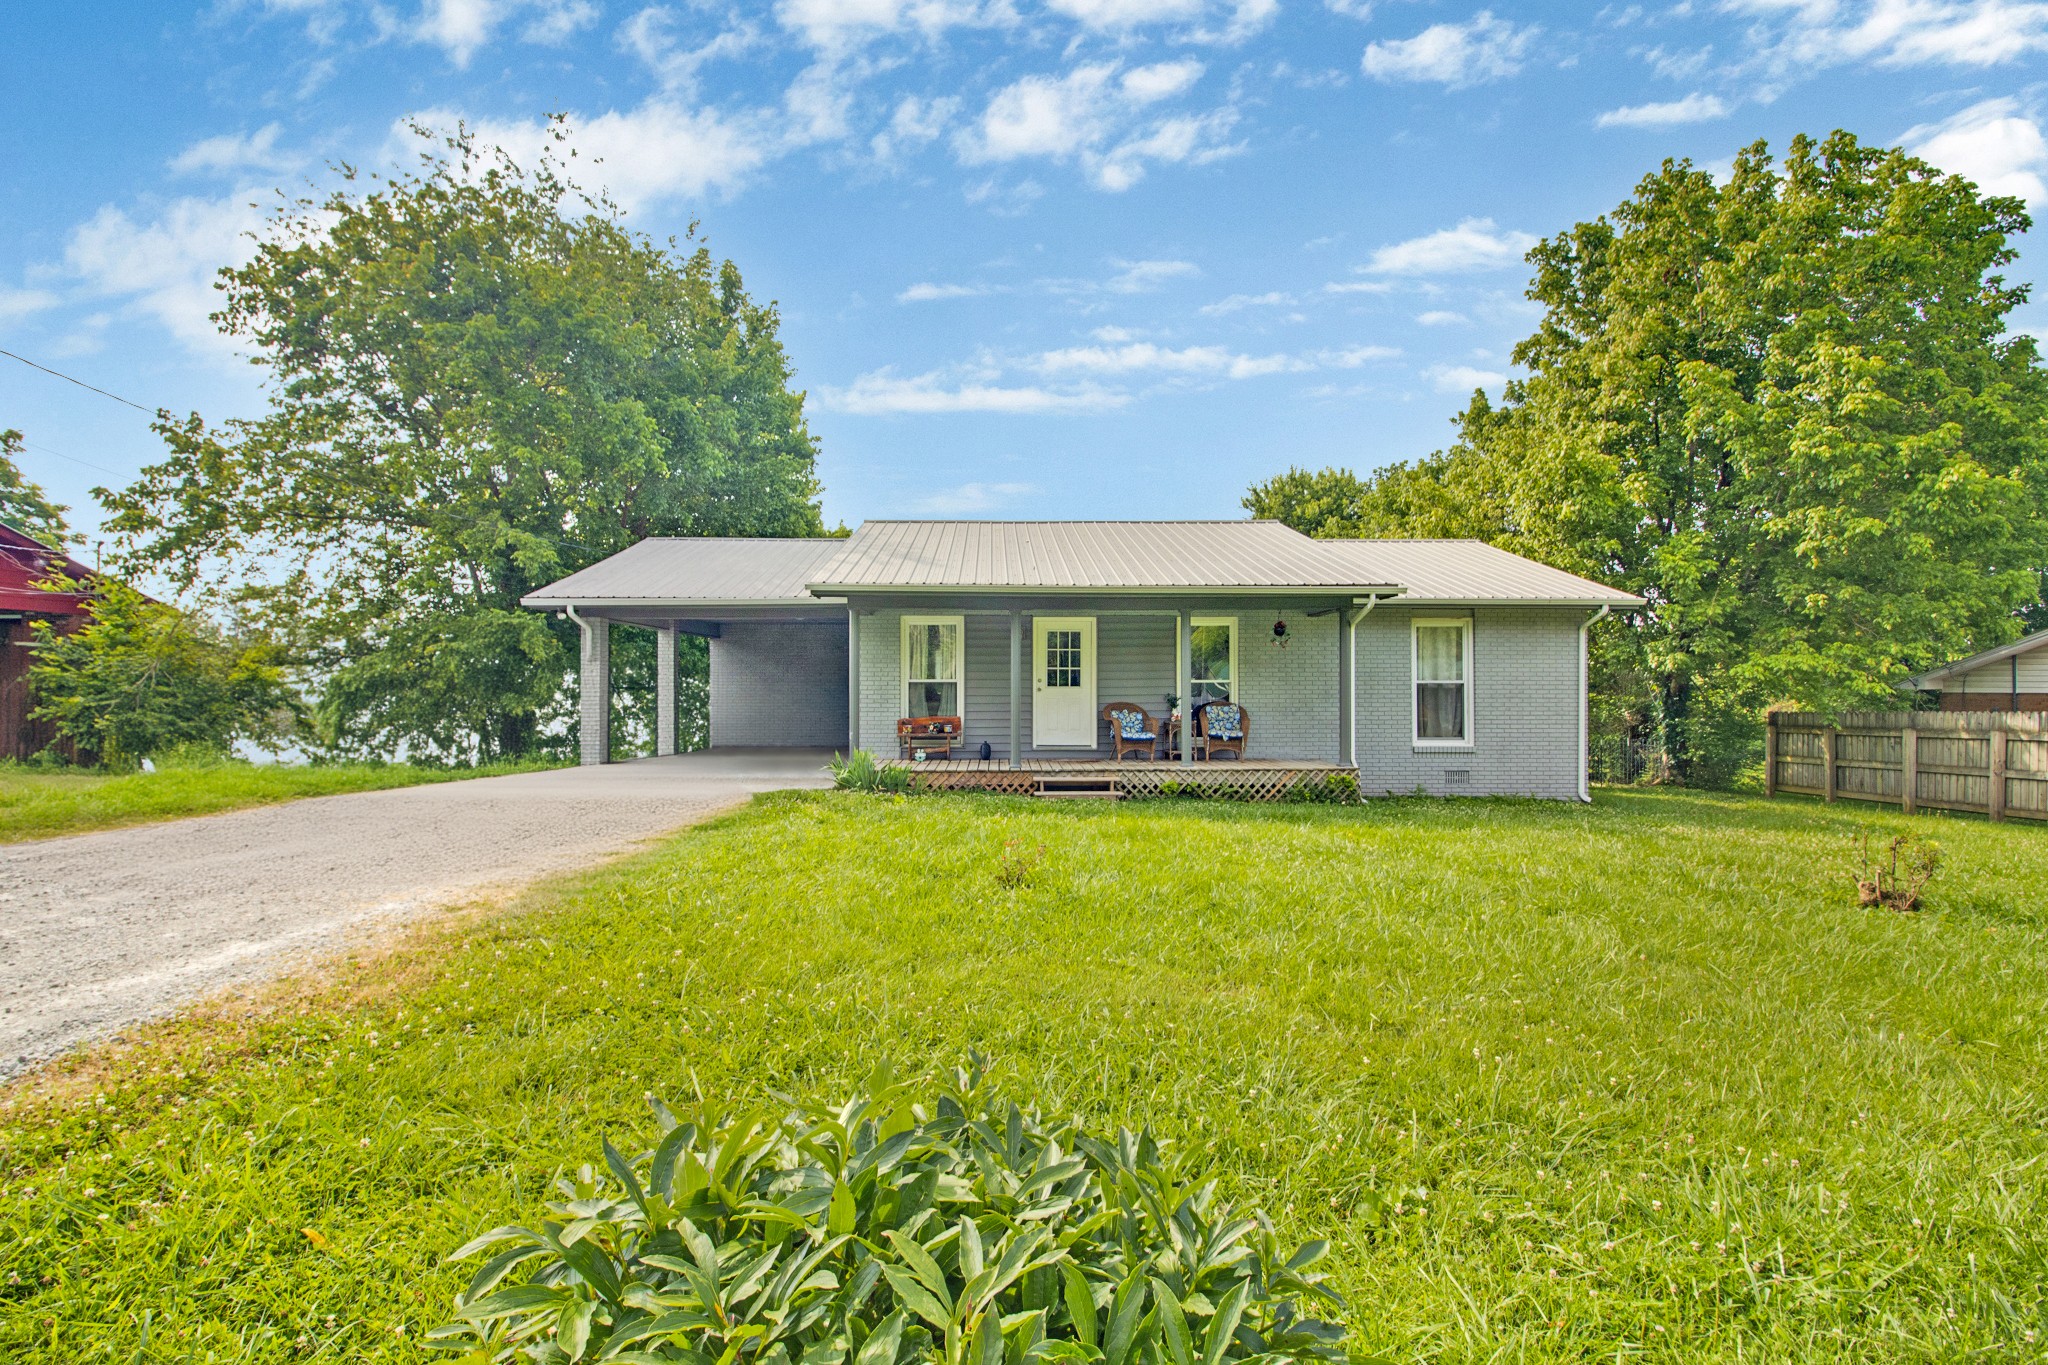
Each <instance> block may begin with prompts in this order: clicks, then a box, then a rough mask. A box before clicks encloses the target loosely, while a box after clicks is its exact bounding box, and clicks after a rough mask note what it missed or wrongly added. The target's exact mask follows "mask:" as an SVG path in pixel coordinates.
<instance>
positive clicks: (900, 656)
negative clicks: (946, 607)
mask: <svg viewBox="0 0 2048 1365" xmlns="http://www.w3.org/2000/svg"><path fill="white" fill-rule="evenodd" d="M920 626H951V627H953V629H954V630H955V631H957V632H959V634H958V639H959V641H960V647H959V648H958V649H957V650H955V651H954V654H953V666H954V667H955V668H956V669H958V670H959V676H958V677H953V678H913V677H911V676H910V632H911V631H912V630H913V629H916V628H917V627H920ZM897 645H898V652H897V662H896V718H897V719H898V720H908V719H909V718H910V684H911V683H913V682H940V683H943V682H950V683H952V684H953V696H954V698H955V700H956V701H957V702H958V704H959V707H960V709H959V711H958V712H956V714H957V715H958V716H959V717H960V724H961V728H962V729H963V730H964V729H965V728H966V725H967V618H966V617H965V616H958V615H955V616H924V615H919V616H908V615H906V616H904V617H902V618H901V620H900V622H899V624H898V626H897Z"/></svg>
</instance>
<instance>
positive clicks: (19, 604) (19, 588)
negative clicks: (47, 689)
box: [0, 522, 93, 759]
mask: <svg viewBox="0 0 2048 1365" xmlns="http://www.w3.org/2000/svg"><path fill="white" fill-rule="evenodd" d="M58 576H62V577H65V578H70V579H75V580H77V581H79V582H81V583H84V582H89V581H90V580H91V579H92V577H93V572H92V570H90V569H88V568H86V567H85V566H84V565H83V564H80V563H79V562H78V561H77V560H75V559H73V558H71V556H69V555H67V554H65V553H64V552H63V551H62V550H53V549H51V548H50V547H49V546H47V545H45V544H43V543H42V542H41V541H39V540H37V539H36V538H35V537H34V536H31V535H30V534H28V532H26V531H20V530H16V529H15V528H14V527H12V526H9V525H8V524H7V523H5V522H0V759H6V758H13V759H25V758H30V757H32V756H34V755H35V754H38V753H41V752H42V751H43V750H44V749H46V748H48V747H49V746H50V745H51V744H52V743H55V742H56V733H55V731H54V730H52V729H51V727H50V724H49V722H47V721H34V720H30V719H29V716H28V713H29V712H30V710H32V709H33V706H32V703H31V699H30V697H29V693H28V666H29V662H30V659H31V654H30V648H29V647H30V645H32V644H33V643H34V640H35V636H34V632H33V631H32V630H31V629H30V627H31V625H32V624H33V623H34V622H36V621H48V622H50V624H51V625H52V626H53V627H55V628H56V629H57V630H59V631H69V630H75V629H77V628H78V627H79V626H81V625H84V624H85V622H86V620H87V619H88V618H89V614H90V603H91V601H92V595H91V594H90V593H71V592H52V591H50V590H49V589H48V588H45V587H43V586H41V585H42V584H43V583H44V582H46V581H48V580H50V579H52V578H54V577H58Z"/></svg>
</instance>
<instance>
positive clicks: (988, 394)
mask: <svg viewBox="0 0 2048 1365" xmlns="http://www.w3.org/2000/svg"><path fill="white" fill-rule="evenodd" d="M816 392H817V395H818V401H819V403H820V404H821V405H823V406H824V407H827V408H830V409H832V410H834V411H837V412H847V413H853V414H856V415H858V416H863V417H874V416H884V415H888V414H893V413H947V412H1005V413H1061V412H1101V411H1104V410H1106V409H1109V408H1120V407H1122V406H1124V405H1125V404H1126V403H1128V402H1130V395H1129V394H1126V393H1120V392H1117V391H1116V390H1113V389H1103V388H1099V387H1096V386H1093V385H1083V386H1080V387H1077V388H1071V389H1049V388H1043V387H1040V386H1038V385H1013V386H1007V387H1006V386H1003V385H1001V384H997V383H994V382H992V381H991V380H990V379H989V378H988V377H986V376H982V377H978V378H972V379H966V380H951V379H949V378H947V377H946V376H943V375H940V374H938V373H931V374H921V375H917V376H915V377H913V378H909V379H899V378H897V377H896V375H895V374H894V373H893V372H891V371H890V370H887V369H882V370H875V371H872V372H871V373H868V374H864V375H861V376H860V377H859V378H857V379H855V380H854V381H853V383H851V384H849V385H847V386H846V387H845V388H843V389H838V388H820V389H818V390H816Z"/></svg>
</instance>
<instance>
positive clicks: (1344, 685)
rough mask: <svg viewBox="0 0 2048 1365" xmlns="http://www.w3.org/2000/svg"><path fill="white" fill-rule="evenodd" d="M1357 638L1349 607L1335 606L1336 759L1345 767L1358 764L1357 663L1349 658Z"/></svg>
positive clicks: (1352, 615)
mask: <svg viewBox="0 0 2048 1365" xmlns="http://www.w3.org/2000/svg"><path fill="white" fill-rule="evenodd" d="M1357 641H1358V622H1357V621H1356V620H1355V619H1354V613H1353V611H1352V609H1351V608H1350V607H1348V606H1347V607H1339V608H1337V761H1338V762H1339V763H1342V764H1344V765H1346V766H1347V767H1352V768H1356V767H1357V766H1358V744H1357V741H1356V740H1355V738H1354V737H1353V731H1354V730H1355V729H1356V728H1357V725H1358V720H1357V717H1356V715H1355V714H1354V712H1355V710H1356V708H1357V705H1358V686H1357V684H1356V683H1355V682H1354V681H1353V680H1352V670H1353V669H1355V668H1356V667H1357V664H1356V663H1355V661H1354V660H1353V657H1352V646H1353V645H1355V644H1356V643H1357Z"/></svg>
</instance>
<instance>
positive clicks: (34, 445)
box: [22, 438, 127, 478]
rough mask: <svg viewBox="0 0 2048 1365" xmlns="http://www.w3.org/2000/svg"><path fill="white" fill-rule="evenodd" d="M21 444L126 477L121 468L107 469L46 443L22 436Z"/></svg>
mask: <svg viewBox="0 0 2048 1365" xmlns="http://www.w3.org/2000/svg"><path fill="white" fill-rule="evenodd" d="M22 444H23V445H24V446H27V447H28V448H29V449H30V450H40V451H41V452H42V453H43V454H45V455H55V456H56V457H57V458H58V459H60V460H69V461H71V463H73V464H82V465H84V466H85V467H86V468H87V469H97V470H99V471H100V472H101V473H102V474H112V475H114V476H115V477H116V478H125V477H127V476H126V474H124V473H123V472H122V471H121V470H118V469H109V468H108V467H107V466H105V465H103V464H94V463H93V462H92V461H91V460H81V459H79V458H78V457H77V456H76V455H66V454H65V453H64V452H63V451H61V450H52V449H50V448H49V447H48V446H46V445H39V444H37V443H36V442H34V441H31V440H28V439H26V438H23V440H22Z"/></svg>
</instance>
